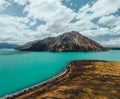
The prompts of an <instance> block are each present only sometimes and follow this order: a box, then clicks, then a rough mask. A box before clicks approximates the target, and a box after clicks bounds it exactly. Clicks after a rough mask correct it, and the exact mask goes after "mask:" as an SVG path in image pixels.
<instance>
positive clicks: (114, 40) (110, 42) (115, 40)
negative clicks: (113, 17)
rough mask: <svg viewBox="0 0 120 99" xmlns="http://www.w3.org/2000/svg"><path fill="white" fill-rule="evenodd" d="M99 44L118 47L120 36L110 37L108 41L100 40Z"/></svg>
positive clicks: (119, 45)
mask: <svg viewBox="0 0 120 99" xmlns="http://www.w3.org/2000/svg"><path fill="white" fill-rule="evenodd" d="M101 44H102V45H104V46H108V47H120V37H118V38H111V39H110V40H108V41H103V42H101Z"/></svg>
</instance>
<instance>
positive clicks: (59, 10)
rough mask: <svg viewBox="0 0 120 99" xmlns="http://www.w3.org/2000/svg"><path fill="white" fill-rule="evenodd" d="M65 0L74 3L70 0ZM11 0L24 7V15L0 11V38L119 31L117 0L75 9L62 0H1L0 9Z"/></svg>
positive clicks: (119, 1)
mask: <svg viewBox="0 0 120 99" xmlns="http://www.w3.org/2000/svg"><path fill="white" fill-rule="evenodd" d="M7 1H9V2H7ZM66 1H67V3H72V4H73V5H74V3H73V2H72V0H66ZM13 2H15V3H17V4H18V6H20V7H23V14H25V15H24V16H23V17H17V16H10V15H8V14H4V12H3V13H2V14H1V15H0V30H1V31H0V41H1V42H2V41H3V42H5V41H6V42H13V43H18V44H23V43H25V42H28V41H31V40H36V39H42V38H45V37H48V36H57V35H59V34H61V33H64V32H68V31H73V30H74V31H78V32H80V33H82V34H83V35H86V36H91V37H96V36H97V37H98V36H101V35H107V34H108V35H118V34H120V32H119V31H120V16H118V15H116V14H115V13H116V12H117V11H118V10H119V9H120V0H97V1H94V2H92V3H87V4H86V5H82V7H80V8H79V10H78V12H74V8H73V9H70V8H68V7H67V6H65V5H63V4H62V0H1V2H0V11H3V10H4V9H6V8H7V7H8V6H14V4H13ZM75 5H76V4H75ZM93 20H95V22H93ZM42 22H44V24H43V23H42ZM31 27H32V28H34V29H32V28H31ZM114 41H115V40H114ZM109 42H112V40H110V41H109Z"/></svg>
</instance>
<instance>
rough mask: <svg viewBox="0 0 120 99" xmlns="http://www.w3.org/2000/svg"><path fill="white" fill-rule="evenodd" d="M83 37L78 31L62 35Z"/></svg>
mask: <svg viewBox="0 0 120 99" xmlns="http://www.w3.org/2000/svg"><path fill="white" fill-rule="evenodd" d="M78 35H79V36H81V34H80V33H79V32H76V31H70V32H66V33H64V34H62V35H60V36H64V37H65V36H71V37H72V36H78Z"/></svg>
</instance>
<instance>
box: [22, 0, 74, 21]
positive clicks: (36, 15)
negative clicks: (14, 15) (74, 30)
mask: <svg viewBox="0 0 120 99" xmlns="http://www.w3.org/2000/svg"><path fill="white" fill-rule="evenodd" d="M24 11H25V12H28V17H30V18H33V19H39V20H43V21H46V22H51V21H52V22H53V21H56V20H62V19H65V18H66V21H70V20H71V19H72V18H73V17H74V15H75V13H74V12H73V11H72V10H71V9H69V8H67V7H66V6H63V5H62V3H61V0H50V1H48V0H30V4H29V5H27V6H26V8H25V10H24Z"/></svg>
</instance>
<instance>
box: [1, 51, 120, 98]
mask: <svg viewBox="0 0 120 99" xmlns="http://www.w3.org/2000/svg"><path fill="white" fill-rule="evenodd" d="M92 59H94V60H111V61H120V50H111V51H107V52H87V53H86V52H62V53H61V52H55V53H52V52H19V51H16V50H13V49H0V97H2V96H5V95H7V94H11V93H14V92H16V91H19V90H21V89H24V88H26V87H29V86H32V85H35V84H37V83H40V82H42V81H45V80H48V79H50V78H51V77H53V76H55V75H57V74H58V73H60V72H61V71H62V70H63V69H64V68H65V67H66V66H67V64H68V62H69V61H71V60H92Z"/></svg>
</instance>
